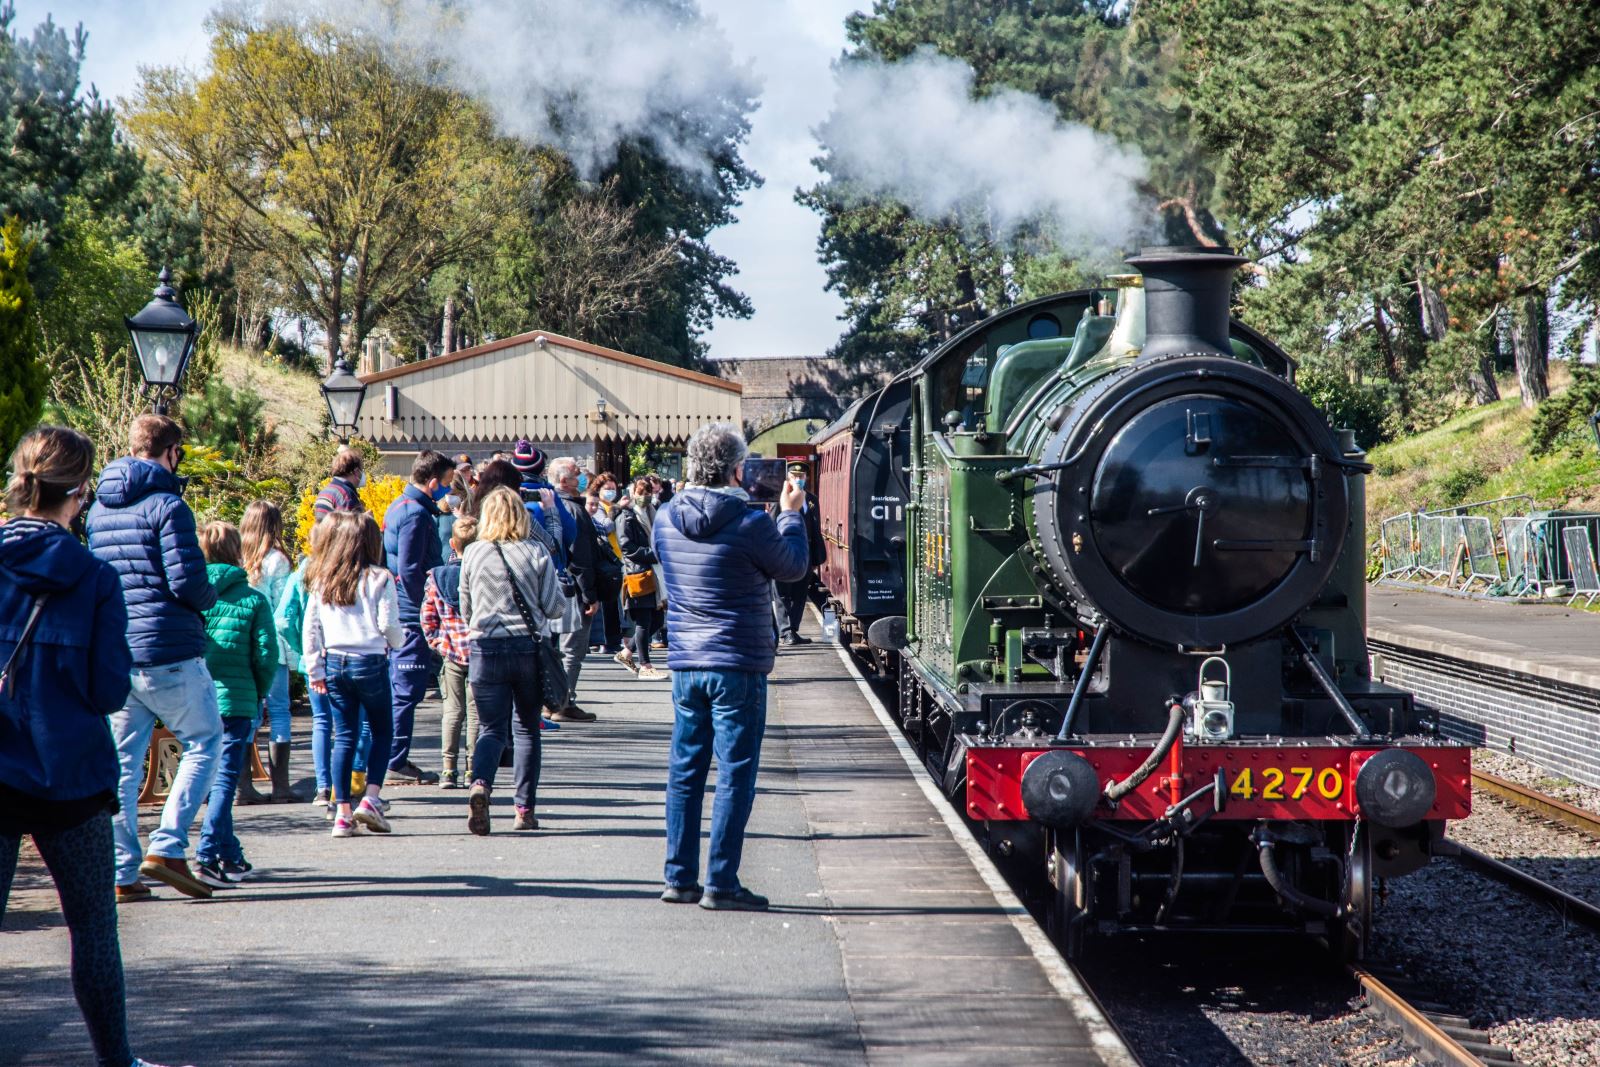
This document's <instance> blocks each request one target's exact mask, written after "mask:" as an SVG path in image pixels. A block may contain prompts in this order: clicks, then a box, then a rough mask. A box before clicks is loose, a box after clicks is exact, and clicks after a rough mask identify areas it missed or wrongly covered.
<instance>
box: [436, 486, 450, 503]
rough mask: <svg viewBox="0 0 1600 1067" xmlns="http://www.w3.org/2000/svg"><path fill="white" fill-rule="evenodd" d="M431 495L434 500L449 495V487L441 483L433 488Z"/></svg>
mask: <svg viewBox="0 0 1600 1067" xmlns="http://www.w3.org/2000/svg"><path fill="white" fill-rule="evenodd" d="M431 495H432V496H433V499H435V500H443V499H444V498H445V497H447V496H449V495H450V487H449V486H448V485H441V486H440V487H439V488H437V489H435V490H434V491H433V493H432V494H431Z"/></svg>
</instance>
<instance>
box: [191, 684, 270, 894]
mask: <svg viewBox="0 0 1600 1067" xmlns="http://www.w3.org/2000/svg"><path fill="white" fill-rule="evenodd" d="M255 737H256V730H255V723H254V722H253V721H251V718H250V716H248V715H225V716H223V718H222V755H221V757H220V758H219V759H218V760H217V777H216V779H215V780H214V781H213V782H212V783H211V795H210V796H209V797H207V798H206V817H205V821H204V822H202V823H201V824H200V843H199V844H198V845H196V846H195V850H194V858H195V859H197V860H199V861H200V862H201V863H214V862H216V861H217V860H229V861H231V862H233V863H238V862H240V861H241V860H243V859H244V849H242V848H240V847H239V839H238V837H236V836H234V832H233V791H234V790H235V789H237V788H238V787H239V776H240V775H241V774H243V773H244V772H245V769H246V768H247V767H248V766H249V765H250V746H251V745H252V744H254V743H255Z"/></svg>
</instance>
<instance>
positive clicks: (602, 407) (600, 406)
mask: <svg viewBox="0 0 1600 1067" xmlns="http://www.w3.org/2000/svg"><path fill="white" fill-rule="evenodd" d="M594 407H595V410H596V411H598V412H600V421H601V422H605V421H606V398H605V397H603V396H602V397H597V398H596V399H595V402H594Z"/></svg>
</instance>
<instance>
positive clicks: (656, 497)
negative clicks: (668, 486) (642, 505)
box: [650, 493, 661, 504]
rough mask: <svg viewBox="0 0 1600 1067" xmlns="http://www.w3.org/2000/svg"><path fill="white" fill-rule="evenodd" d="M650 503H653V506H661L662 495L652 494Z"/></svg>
mask: <svg viewBox="0 0 1600 1067" xmlns="http://www.w3.org/2000/svg"><path fill="white" fill-rule="evenodd" d="M650 503H652V504H660V503H661V494H660V493H651V494H650Z"/></svg>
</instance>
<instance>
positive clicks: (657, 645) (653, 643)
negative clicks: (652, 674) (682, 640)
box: [650, 641, 667, 650]
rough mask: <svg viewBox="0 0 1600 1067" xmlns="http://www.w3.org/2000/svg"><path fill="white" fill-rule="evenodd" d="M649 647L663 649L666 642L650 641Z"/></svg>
mask: <svg viewBox="0 0 1600 1067" xmlns="http://www.w3.org/2000/svg"><path fill="white" fill-rule="evenodd" d="M650 647H651V648H654V649H662V650H664V649H665V648H666V647H667V643H666V642H665V641H651V642H650Z"/></svg>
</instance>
